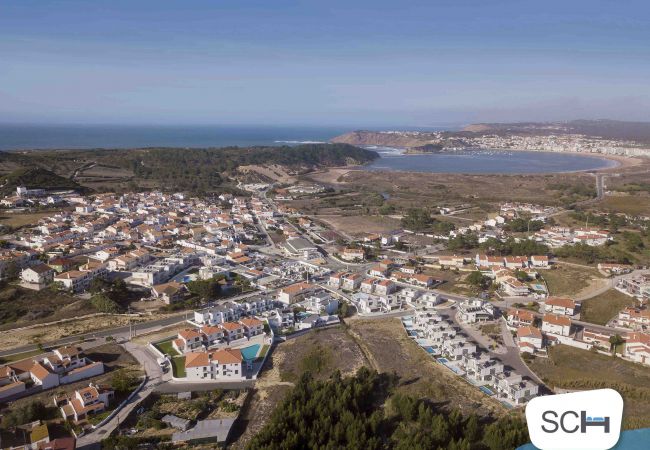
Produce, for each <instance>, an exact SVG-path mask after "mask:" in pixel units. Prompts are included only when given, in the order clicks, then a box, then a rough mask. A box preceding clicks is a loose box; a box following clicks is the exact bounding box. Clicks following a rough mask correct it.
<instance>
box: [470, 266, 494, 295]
mask: <svg viewBox="0 0 650 450" xmlns="http://www.w3.org/2000/svg"><path fill="white" fill-rule="evenodd" d="M465 281H466V282H467V284H469V285H470V286H473V287H474V288H476V289H479V290H482V289H487V288H488V287H490V284H491V283H492V280H490V279H489V278H488V277H486V276H485V275H483V274H482V273H481V272H480V271H478V270H475V271H474V272H471V273H470V274H469V275H467V278H466V279H465Z"/></svg>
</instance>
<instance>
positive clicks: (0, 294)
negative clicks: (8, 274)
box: [0, 285, 97, 330]
mask: <svg viewBox="0 0 650 450" xmlns="http://www.w3.org/2000/svg"><path fill="white" fill-rule="evenodd" d="M96 312H97V311H96V310H95V309H94V308H93V307H92V306H91V305H90V302H89V301H88V300H83V299H80V298H78V297H73V296H71V295H69V294H66V293H64V292H54V291H52V290H49V289H44V290H42V291H33V290H30V289H25V288H22V287H20V286H16V285H10V286H7V287H5V288H4V289H2V290H0V324H2V325H0V330H7V329H11V328H16V327H22V326H26V325H35V324H38V323H45V322H53V321H55V320H61V319H68V318H75V317H79V316H84V315H86V314H93V313H96Z"/></svg>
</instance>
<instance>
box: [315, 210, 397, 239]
mask: <svg viewBox="0 0 650 450" xmlns="http://www.w3.org/2000/svg"><path fill="white" fill-rule="evenodd" d="M314 218H315V219H318V220H320V221H321V222H325V223H326V224H328V225H329V226H331V227H332V228H334V229H335V230H337V231H341V232H342V233H345V234H349V235H360V234H363V233H388V232H390V231H393V230H397V229H399V228H400V221H399V220H397V219H392V218H390V217H385V216H338V215H317V216H314Z"/></svg>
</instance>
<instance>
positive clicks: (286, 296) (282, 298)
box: [278, 281, 361, 305]
mask: <svg viewBox="0 0 650 450" xmlns="http://www.w3.org/2000/svg"><path fill="white" fill-rule="evenodd" d="M360 282H361V281H359V283H360ZM315 291H316V286H314V285H313V284H310V283H296V284H292V285H291V286H286V287H283V288H282V289H280V292H279V293H278V301H279V302H282V303H284V304H285V305H292V304H294V303H296V302H299V301H300V300H302V299H303V298H304V297H305V296H306V295H310V294H313V293H314V292H315Z"/></svg>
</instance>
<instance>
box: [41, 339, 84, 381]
mask: <svg viewBox="0 0 650 450" xmlns="http://www.w3.org/2000/svg"><path fill="white" fill-rule="evenodd" d="M43 364H44V365H45V366H46V367H48V368H49V369H50V370H51V371H52V372H55V373H58V374H60V375H63V374H65V373H66V372H69V371H71V370H74V369H78V368H80V367H83V366H85V365H86V364H87V360H86V358H85V357H84V356H83V352H82V350H81V347H76V346H65V347H59V348H57V349H54V351H53V354H52V355H48V356H46V357H45V358H44V359H43Z"/></svg>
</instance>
